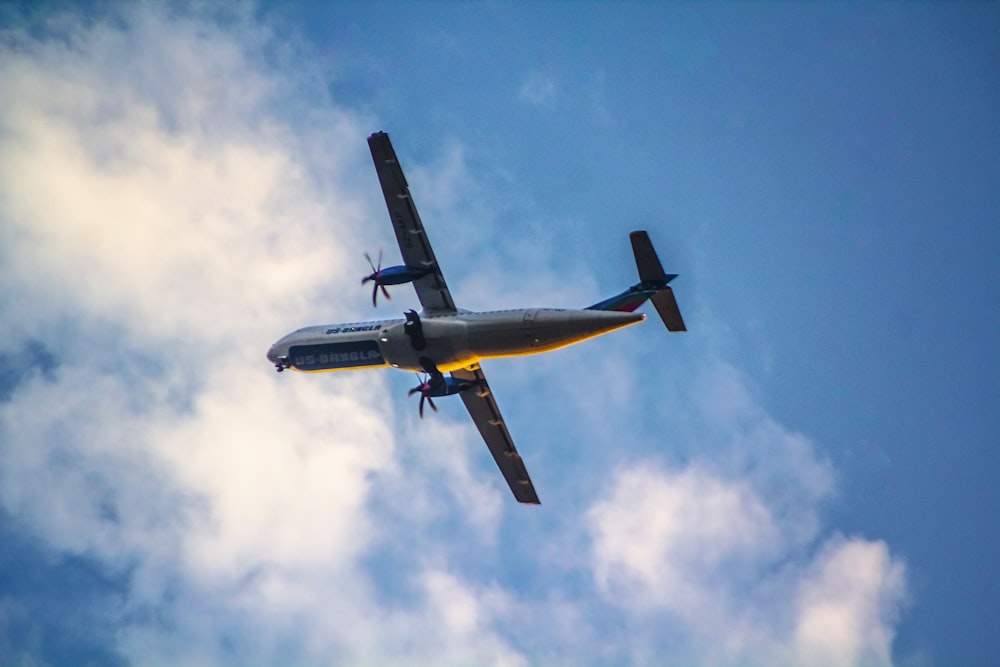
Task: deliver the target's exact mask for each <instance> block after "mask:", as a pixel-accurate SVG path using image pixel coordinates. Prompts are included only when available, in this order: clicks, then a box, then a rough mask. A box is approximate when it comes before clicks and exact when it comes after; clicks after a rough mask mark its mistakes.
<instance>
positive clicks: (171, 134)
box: [0, 5, 905, 665]
mask: <svg viewBox="0 0 1000 667" xmlns="http://www.w3.org/2000/svg"><path fill="white" fill-rule="evenodd" d="M110 11H112V14H111V15H107V16H100V17H90V18H86V19H85V18H83V17H81V16H79V15H77V14H74V13H66V14H62V15H59V16H56V17H53V18H51V19H47V20H46V21H45V23H44V25H43V26H41V29H36V30H34V31H27V30H12V31H8V32H7V33H5V34H4V36H3V42H2V51H0V80H3V81H4V82H5V89H6V94H5V95H3V96H2V97H0V321H3V322H4V325H5V330H6V332H7V333H6V335H5V336H4V339H3V341H2V346H3V347H2V348H0V354H2V357H0V364H2V368H0V377H2V378H4V386H3V387H0V507H2V510H3V514H2V515H0V520H2V521H3V522H4V525H5V527H6V529H7V530H9V531H10V532H11V533H12V534H15V533H16V534H17V535H19V536H27V537H25V538H24V539H23V540H22V541H21V542H17V544H21V545H22V546H19V547H16V548H18V549H21V548H22V547H23V548H24V549H27V548H28V547H26V546H23V545H24V544H28V542H30V543H31V545H33V546H31V549H34V550H36V551H39V550H40V551H42V552H44V553H45V554H46V555H47V557H48V558H51V559H52V560H53V561H54V562H56V563H64V562H65V560H66V559H77V560H79V561H80V562H82V563H84V564H85V565H86V568H88V571H92V572H94V573H97V574H96V575H95V576H96V578H97V579H98V580H103V581H106V582H107V585H105V586H95V587H93V588H94V590H92V589H91V588H87V594H86V596H83V597H81V598H79V599H70V598H68V597H67V599H66V601H67V604H72V605H74V606H75V607H77V608H74V609H56V610H55V611H52V612H51V614H49V615H48V616H45V615H42V616H40V617H38V618H37V619H36V621H35V623H36V625H35V630H34V632H35V636H38V635H39V633H42V634H43V635H44V634H45V633H46V632H52V630H51V628H52V627H54V626H53V624H54V623H56V621H55V619H56V618H57V617H58V616H59V615H62V614H66V613H76V612H80V611H81V610H84V611H85V612H86V613H82V612H81V613H82V615H81V617H82V618H87V619H90V621H89V622H91V623H93V625H94V626H95V627H102V628H113V629H114V630H113V631H107V632H100V633H95V636H98V637H100V638H103V640H104V641H105V642H106V643H105V645H103V646H101V647H99V649H94V648H93V647H90V648H87V647H85V646H84V645H83V644H82V643H79V642H78V643H76V644H73V645H67V651H69V652H70V653H72V651H74V650H75V651H76V656H75V657H77V658H78V657H79V656H80V655H82V654H83V652H84V651H85V650H91V651H98V652H100V655H103V656H105V657H107V656H113V657H115V659H118V660H120V661H121V662H128V663H135V664H190V665H223V664H248V663H253V664H289V663H295V664H302V665H308V664H317V665H318V664H329V663H330V662H339V663H348V664H360V665H364V664H383V663H386V662H389V663H392V664H403V665H406V664H412V665H424V664H429V663H434V664H445V665H448V664H453V665H465V664H492V665H524V664H530V663H534V662H539V661H545V662H548V663H560V662H565V663H567V664H569V663H573V664H579V663H586V662H588V661H590V660H602V659H607V660H610V661H612V662H619V661H621V660H623V659H624V660H630V661H633V662H636V663H643V662H645V663H648V664H667V663H670V662H673V663H675V664H678V663H683V662H685V661H691V660H695V661H698V662H709V663H715V664H732V663H733V662H738V663H740V664H776V663H777V664H838V665H839V664H844V665H852V664H853V665H861V664H864V665H869V664H888V662H889V661H890V660H891V651H890V643H891V637H892V632H893V628H894V623H895V622H896V614H897V612H898V606H899V602H900V600H901V599H902V596H903V594H904V589H905V587H904V575H903V566H902V564H901V563H900V562H899V561H898V560H897V559H895V558H893V557H892V556H891V555H890V554H889V552H888V550H887V547H886V546H885V544H884V543H882V542H879V541H870V540H865V539H861V538H845V537H838V536H833V537H822V536H821V531H820V526H819V519H818V518H817V509H818V504H819V503H821V502H822V500H823V499H824V498H826V497H828V495H829V493H830V492H831V488H832V484H833V482H832V475H831V473H830V471H829V468H828V466H827V465H826V464H825V463H824V462H822V461H821V460H820V459H819V458H818V457H817V455H816V454H815V451H814V448H813V446H812V444H811V443H809V442H808V440H807V439H805V438H803V437H802V436H799V435H797V434H793V433H789V432H787V431H786V430H785V429H783V428H782V427H781V426H780V425H779V424H777V423H776V422H775V421H774V420H772V419H771V418H769V417H768V416H767V415H766V414H765V413H764V412H763V411H762V410H761V409H760V408H759V407H758V406H757V405H756V403H755V402H754V400H753V398H752V396H751V395H750V394H749V393H748V392H747V391H746V390H745V388H744V383H743V381H742V379H741V378H740V377H739V375H738V374H737V373H735V371H733V370H732V369H731V368H730V367H728V366H726V365H725V364H719V363H708V362H706V363H705V364H704V366H703V368H702V369H701V371H700V372H699V375H698V377H699V378H700V383H696V384H695V385H694V389H693V390H692V391H691V392H690V394H689V395H686V396H685V397H684V400H689V401H690V402H691V404H692V405H694V406H695V410H694V417H692V421H691V423H690V424H689V425H688V430H689V431H690V433H691V434H692V437H696V438H701V439H703V440H704V442H705V443H706V444H709V445H711V446H707V447H706V448H705V452H706V454H705V455H704V456H701V457H693V458H692V459H691V460H689V461H686V462H684V463H671V464H667V463H665V462H663V461H661V460H659V459H656V458H653V459H650V458H648V457H639V456H636V455H633V454H631V453H629V452H628V451H625V452H624V454H623V461H622V464H621V465H620V467H619V469H618V471H617V472H616V473H615V474H614V475H613V476H612V477H611V479H610V482H609V483H608V485H607V486H606V487H605V489H606V490H605V492H603V493H599V494H598V497H597V500H593V494H590V493H584V492H583V490H581V491H580V492H579V495H578V500H579V504H578V505H577V506H576V509H568V510H567V511H566V512H564V513H562V514H561V515H560V516H558V517H555V516H553V515H551V514H548V515H542V514H535V515H528V514H524V513H523V512H521V513H519V514H518V515H517V517H518V518H517V521H518V527H517V529H514V530H505V521H507V520H508V515H509V514H511V513H513V511H514V510H513V509H511V503H510V502H509V498H508V497H507V495H506V493H505V489H504V488H503V484H502V481H500V480H498V479H495V478H487V477H484V476H482V475H480V474H479V472H478V469H479V468H480V467H482V468H484V469H485V468H486V467H487V466H492V463H491V462H489V461H488V459H487V458H486V457H485V451H484V450H483V449H482V448H481V447H479V443H478V440H477V436H476V434H475V432H474V429H473V428H472V427H471V425H470V424H468V423H466V421H465V420H464V419H463V418H462V415H461V414H460V410H459V411H456V412H455V413H453V414H456V415H458V421H455V422H452V421H450V420H449V418H448V416H447V413H446V414H445V415H442V416H441V418H440V419H438V420H434V421H429V422H426V423H421V424H420V425H419V427H418V425H417V424H416V420H415V419H414V417H413V415H412V413H411V412H410V411H409V408H410V407H411V406H406V407H407V412H405V413H403V412H402V408H400V409H399V411H397V408H396V405H395V403H394V402H393V399H392V398H391V396H392V390H391V389H390V387H389V386H388V383H389V380H387V379H386V377H385V376H384V375H380V374H365V373H359V374H356V375H352V374H344V375H340V376H337V377H336V381H327V380H329V378H325V377H318V378H317V377H310V378H303V377H301V376H293V377H291V378H289V377H287V374H285V376H277V375H276V374H274V373H273V372H270V370H269V368H268V366H267V363H266V361H265V360H264V358H263V354H264V351H265V350H266V348H267V345H268V344H269V343H270V342H272V341H273V340H274V339H276V338H277V337H278V336H280V335H281V334H283V333H285V331H286V330H287V329H288V328H291V327H294V326H296V325H297V324H299V323H303V324H304V323H310V322H319V321H323V320H324V319H326V318H331V319H337V320H352V319H360V318H361V317H363V316H364V315H365V314H366V312H367V311H365V310H362V309H363V308H364V307H365V304H366V294H365V293H364V292H363V291H362V290H359V289H358V285H357V282H358V281H357V278H358V277H359V276H360V275H361V274H362V272H363V270H364V266H363V265H362V262H361V261H359V260H360V252H361V250H360V249H362V248H364V247H366V242H365V239H364V236H365V235H367V234H372V232H370V231H366V230H367V229H368V227H369V226H370V225H369V224H368V223H367V221H369V220H380V219H383V218H384V215H385V213H384V211H382V210H381V209H379V208H377V207H373V204H374V205H377V204H378V203H379V200H378V197H377V195H376V196H374V197H368V196H362V195H359V194H358V193H359V192H363V191H371V190H372V189H373V188H375V187H376V186H375V180H374V176H373V175H372V174H371V167H370V163H369V158H368V156H367V153H366V149H365V146H364V136H365V135H366V134H367V133H368V132H369V131H370V130H371V129H372V128H370V127H368V125H369V124H370V123H367V122H366V121H365V120H364V119H363V118H362V116H361V114H360V113H356V112H352V111H351V110H350V108H349V106H347V103H346V102H342V103H338V104H335V103H334V102H333V101H330V100H327V99H326V98H325V97H323V95H322V94H319V93H318V92H317V91H318V87H317V86H316V85H315V83H314V82H313V81H312V79H311V76H312V74H311V73H310V72H309V71H308V70H303V68H302V67H300V66H299V65H298V64H299V63H300V62H301V60H302V59H300V58H298V57H297V56H298V51H297V49H300V48H302V49H305V48H308V47H306V46H302V45H300V46H296V45H295V43H294V42H291V43H289V42H288V41H287V40H286V39H284V38H279V36H277V35H275V34H272V33H271V32H270V30H269V29H268V27H267V26H266V25H262V24H260V23H258V22H257V21H256V20H255V19H254V18H253V17H252V16H251V14H250V12H248V11H247V12H241V11H239V10H237V11H236V12H235V13H228V12H227V11H220V12H216V11H215V10H212V9H211V8H209V9H204V8H202V9H188V10H184V11H168V10H166V9H163V8H161V7H159V6H156V5H137V6H130V5H129V6H119V7H114V8H112V9H111V10H110ZM543 92H544V91H543ZM543 98H544V96H543ZM536 101H538V100H536ZM542 101H544V100H542ZM452 151H453V153H452V154H454V155H457V156H458V157H457V158H455V159H454V160H446V162H447V163H448V164H450V165H451V166H452V169H450V170H449V172H448V173H447V174H445V175H444V176H442V178H443V179H444V181H442V182H443V183H444V186H442V187H443V188H445V190H446V186H447V182H451V181H457V182H465V179H468V178H469V176H468V174H465V173H462V172H463V170H464V162H463V161H462V160H461V159H460V158H461V151H460V149H454V148H453V149H452ZM414 167H415V168H416V173H419V167H420V165H414ZM359 174H363V175H364V176H363V177H362V176H359ZM428 178H431V177H428ZM445 190H441V191H436V190H435V189H434V188H433V187H428V188H426V189H425V191H426V192H427V193H428V195H427V197H428V198H430V199H432V201H429V202H427V206H428V210H434V209H435V207H438V208H447V207H451V206H458V205H459V204H458V203H454V202H449V201H448V199H447V196H446V194H447V192H445ZM418 203H420V204H421V206H423V198H421V199H420V200H419V201H418ZM442 217H444V216H442ZM536 278H537V280H539V281H541V282H542V283H545V281H549V282H550V283H552V284H558V281H557V280H555V279H554V278H550V277H547V276H536ZM483 284H484V285H488V281H487V282H484V283H483ZM355 297H356V298H355ZM565 372H566V370H565V369H562V370H560V369H553V373H554V378H555V379H556V380H558V381H561V382H566V383H571V382H572V379H569V378H563V377H561V376H559V375H558V373H565ZM387 396H389V397H390V398H388V399H387V398H386V397H387ZM470 443H476V444H475V447H476V448H475V449H473V447H470V446H469V445H470ZM539 458H541V457H539ZM484 460H485V461H486V463H485V464H484V465H483V466H479V463H481V462H482V461H484ZM553 465H558V462H556V464H553ZM489 470H490V472H493V471H492V468H491V467H489ZM540 470H541V471H542V474H543V475H547V476H548V477H550V478H551V479H557V478H558V473H556V472H551V473H546V472H545V469H544V467H542V468H540ZM516 509H517V510H518V511H520V510H522V509H523V508H516ZM19 539H21V538H19ZM8 544H10V543H8ZM5 548H8V549H12V550H13V549H15V547H13V546H8V547H5ZM20 553H21V552H16V553H14V552H13V551H12V552H10V554H11V555H10V558H9V562H18V561H17V558H14V556H18V554H20ZM33 553H34V552H33ZM60 567H61V566H58V567H57V566H54V567H53V568H51V569H50V570H49V572H50V573H55V574H56V575H59V573H60V572H63V570H61V569H60ZM96 589H99V590H96ZM32 595H35V593H32V592H30V591H29V592H27V593H24V594H20V593H17V591H15V590H14V589H13V588H7V589H5V590H0V601H3V603H4V604H5V605H6V607H5V608H7V609H12V610H14V612H11V613H10V614H9V615H7V616H6V618H15V617H16V618H22V617H23V615H21V616H18V615H17V614H19V613H20V612H18V611H17V610H24V609H35V608H38V607H37V606H32V605H34V604H35V602H36V601H37V600H33V599H29V598H30V596H32ZM109 600H110V602H109ZM0 618H3V615H0ZM20 623H21V621H18V623H13V622H5V623H0V647H6V648H0V658H10V659H11V660H14V661H18V660H21V659H22V658H25V659H26V658H31V659H32V660H34V661H37V662H39V663H41V662H44V661H47V662H51V663H52V664H76V663H75V662H74V659H73V658H72V657H70V658H66V659H63V657H61V654H57V653H53V652H49V653H47V654H44V655H40V654H39V650H40V649H39V648H38V646H37V645H35V644H32V643H31V642H27V641H24V640H21V639H19V638H18V635H21V634H23V633H22V632H21V625H20ZM721 627H725V628H726V631H725V632H724V633H720V630H719V628H721ZM607 628H624V629H623V630H621V631H619V632H615V631H611V632H609V631H607ZM664 628H666V629H667V632H666V633H664V632H662V630H663V629H664ZM15 633H17V635H16V634H15ZM28 634H30V633H28ZM581 637H588V638H589V639H583V640H581V639H580V638H581ZM665 637H667V638H670V637H673V638H676V637H684V638H686V639H685V641H684V642H682V644H683V649H682V650H680V651H674V650H673V649H671V648H670V647H669V646H668V645H667V643H665V641H664V638H665ZM74 647H75V648H74ZM595 656H597V657H595Z"/></svg>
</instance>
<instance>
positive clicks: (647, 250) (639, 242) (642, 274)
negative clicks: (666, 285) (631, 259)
mask: <svg viewBox="0 0 1000 667" xmlns="http://www.w3.org/2000/svg"><path fill="white" fill-rule="evenodd" d="M628 236H629V238H630V239H631V240H632V252H633V253H635V265H636V267H637V268H638V269H639V280H641V281H642V282H644V283H655V282H662V281H663V280H664V279H666V274H665V273H664V271H663V265H662V264H660V258H659V257H657V256H656V250H654V249H653V242H652V241H650V240H649V234H647V233H646V232H645V231H638V232H632V233H631V234H629V235H628Z"/></svg>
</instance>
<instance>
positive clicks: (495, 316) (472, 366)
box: [267, 132, 687, 505]
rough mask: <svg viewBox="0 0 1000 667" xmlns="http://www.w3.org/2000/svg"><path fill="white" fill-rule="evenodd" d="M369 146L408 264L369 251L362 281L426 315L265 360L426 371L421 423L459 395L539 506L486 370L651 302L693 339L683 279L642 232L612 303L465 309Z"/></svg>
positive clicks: (277, 350)
mask: <svg viewBox="0 0 1000 667" xmlns="http://www.w3.org/2000/svg"><path fill="white" fill-rule="evenodd" d="M368 147H369V148H370V149H371V154H372V159H373V160H374V162H375V171H376V172H377V174H378V178H379V182H380V184H381V186H382V194H383V196H384V198H385V203H386V207H387V208H388V210H389V219H390V221H391V223H392V228H393V231H394V232H395V234H396V241H397V243H398V245H399V252H400V254H401V255H402V256H403V262H404V263H403V264H402V265H399V266H392V267H387V268H382V256H381V253H380V254H379V260H378V263H377V264H375V263H373V262H372V261H371V257H370V256H368V254H367V253H365V257H366V258H367V260H368V263H369V266H370V267H371V269H372V272H371V274H370V275H368V276H365V277H364V278H363V279H362V285H365V284H367V283H369V282H371V283H373V290H372V305H373V306H376V305H377V303H376V299H377V296H378V292H379V290H381V291H382V293H383V295H384V296H385V297H387V298H388V297H389V293H388V291H387V290H386V286H387V285H401V284H405V283H410V284H412V285H413V287H414V289H415V290H416V292H417V299H418V300H419V301H420V305H421V312H419V313H417V312H416V311H415V310H408V311H406V312H405V313H404V317H403V318H402V319H399V318H396V319H389V320H376V321H369V322H349V323H345V324H323V325H317V326H308V327H305V328H302V329H298V330H296V331H294V332H292V333H290V334H288V335H286V336H284V337H283V338H281V339H280V340H279V341H278V342H276V343H275V344H274V345H272V346H271V348H270V349H269V350H268V352H267V359H268V361H270V362H271V363H272V364H274V367H275V369H276V370H277V371H278V372H281V371H284V370H286V369H292V370H294V371H302V372H306V373H313V372H327V371H341V370H350V369H372V368H384V367H386V366H392V367H393V368H399V369H402V370H406V371H415V372H417V373H423V374H424V375H425V377H426V379H422V380H421V381H420V384H419V385H417V386H416V387H414V388H413V389H411V390H410V391H409V395H410V396H412V395H414V394H419V395H420V402H419V405H418V409H419V413H420V417H421V418H423V416H424V404H425V402H426V404H427V405H429V406H430V407H431V408H432V409H433V410H434V411H437V406H436V405H435V404H434V401H433V399H434V398H440V397H443V396H454V395H456V394H457V395H458V396H460V397H461V398H462V401H463V403H465V407H466V409H467V410H468V411H469V415H470V416H471V417H472V421H473V422H475V424H476V427H477V428H478V429H479V433H480V434H481V435H482V437H483V440H485V441H486V446H487V447H488V448H489V450H490V453H491V454H492V455H493V458H494V460H495V461H496V463H497V466H498V467H499V468H500V472H501V473H502V474H503V476H504V479H505V480H506V481H507V484H508V485H509V486H510V490H511V491H512V492H513V494H514V498H515V499H517V501H518V502H521V503H526V504H532V505H538V504H540V501H539V499H538V494H537V493H536V492H535V487H534V485H533V484H532V482H531V478H530V477H529V476H528V471H527V469H526V468H525V465H524V461H523V460H522V458H521V456H520V454H518V451H517V449H516V448H515V447H514V441H513V440H512V439H511V435H510V432H509V431H508V430H507V425H506V423H505V422H504V419H503V417H502V416H501V414H500V409H499V408H498V407H497V403H496V400H495V399H494V397H493V392H492V390H491V389H490V385H489V383H488V382H487V381H486V375H485V374H484V373H483V368H482V366H481V365H480V362H481V361H482V360H484V359H494V358H498V357H512V356H521V355H528V354H537V353H540V352H548V351H550V350H555V349H558V348H561V347H565V346H567V345H572V344H573V343H578V342H580V341H583V340H586V339H588V338H593V337H595V336H599V335H601V334H605V333H608V332H610V331H614V330H616V329H620V328H622V327H626V326H629V325H631V324H635V323H636V322H640V321H642V320H644V319H645V315H643V314H642V313H636V312H634V311H635V310H636V309H637V308H638V307H639V306H641V305H642V304H643V303H645V302H646V301H647V300H652V302H653V305H654V306H655V307H656V311H657V313H659V315H660V317H661V319H662V320H663V323H664V324H665V325H666V327H667V330H668V331H686V330H687V329H686V328H685V325H684V320H683V318H682V317H681V313H680V309H679V308H678V306H677V301H676V299H675V297H674V293H673V290H672V289H671V288H670V287H669V285H668V283H670V281H672V280H673V279H674V278H676V277H677V274H668V273H665V272H664V271H663V267H662V265H661V264H660V260H659V258H658V257H657V255H656V250H654V248H653V244H652V242H651V241H650V240H649V235H648V234H647V233H646V232H645V231H635V232H632V233H631V234H630V235H629V237H630V239H631V242H632V251H633V253H634V255H635V262H636V267H637V268H638V272H639V282H638V283H636V284H635V285H632V286H631V287H629V288H628V289H626V290H624V291H623V292H621V293H620V294H617V295H615V296H613V297H611V298H609V299H605V300H604V301H600V302H598V303H595V304H593V305H592V306H588V307H586V308H582V309H563V308H521V309H516V310H499V311H487V312H472V311H469V310H464V309H460V308H458V307H457V306H456V305H455V302H454V300H453V299H452V296H451V292H450V291H449V290H448V285H447V284H446V283H445V280H444V274H443V273H442V271H441V266H440V265H439V264H438V261H437V258H436V257H435V256H434V251H433V250H432V249H431V244H430V241H429V239H428V237H427V232H426V231H425V230H424V225H423V223H422V222H421V220H420V215H419V214H418V213H417V208H416V206H415V205H414V203H413V197H412V196H411V195H410V188H409V185H407V182H406V177H405V176H404V175H403V170H402V167H401V166H400V164H399V160H398V158H397V157H396V151H395V150H394V149H393V147H392V143H391V142H390V141H389V135H388V134H386V133H385V132H376V133H374V134H372V135H371V136H369V137H368ZM446 373H447V374H448V376H446V375H445V374H446Z"/></svg>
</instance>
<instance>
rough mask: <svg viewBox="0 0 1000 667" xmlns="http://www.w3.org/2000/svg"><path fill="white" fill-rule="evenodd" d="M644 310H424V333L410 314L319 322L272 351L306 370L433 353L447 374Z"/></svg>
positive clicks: (626, 320) (610, 326)
mask: <svg viewBox="0 0 1000 667" xmlns="http://www.w3.org/2000/svg"><path fill="white" fill-rule="evenodd" d="M644 317H645V316H644V315H642V314H640V313H628V312H618V311H608V310H562V309H552V308H527V309H520V310H502V311H494V312H484V313H473V312H458V313H452V314H446V315H435V314H433V313H422V314H421V315H420V330H421V331H420V333H421V335H422V340H420V339H419V338H418V339H417V340H415V337H414V336H413V335H411V334H408V333H407V332H406V329H405V327H406V324H407V322H406V320H404V319H394V320H381V321H373V322H358V323H350V324H330V325H322V326H312V327H306V328H304V329H299V330H298V331H295V332H293V333H290V334H288V335H287V336H285V337H284V338H282V339H281V340H279V341H278V342H277V343H275V344H274V345H273V346H271V349H270V350H269V351H268V353H267V358H268V359H269V360H270V361H271V362H272V363H275V364H283V365H284V366H285V367H287V368H291V369H293V370H298V371H306V372H322V371H339V370H349V369H357V368H378V367H381V366H393V367H395V368H401V369H404V370H411V371H423V370H425V369H426V368H427V364H426V363H425V362H426V360H430V362H432V364H433V365H434V366H435V367H436V368H437V369H438V370H439V371H441V372H442V373H447V372H449V371H454V370H458V369H460V368H468V367H470V366H472V365H473V364H476V363H478V362H479V361H480V360H481V359H490V358H494V357H511V356H517V355H524V354H536V353H538V352H546V351H548V350H554V349H557V348H560V347H565V346H566V345H571V344H573V343H577V342H579V341H582V340H586V339H587V338H593V337H594V336H599V335H601V334H603V333H607V332H609V331H613V330H615V329H620V328H621V327H624V326H628V325H629V324H634V323H636V322H639V321H640V320H642V319H644ZM421 344H422V347H421ZM418 348H419V349H418Z"/></svg>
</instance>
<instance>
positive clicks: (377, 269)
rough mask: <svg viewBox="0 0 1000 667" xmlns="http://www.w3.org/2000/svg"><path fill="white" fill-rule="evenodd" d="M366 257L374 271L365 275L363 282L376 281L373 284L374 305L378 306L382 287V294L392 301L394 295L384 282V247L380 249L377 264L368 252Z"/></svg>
mask: <svg viewBox="0 0 1000 667" xmlns="http://www.w3.org/2000/svg"><path fill="white" fill-rule="evenodd" d="M365 259H367V260H368V266H370V267H371V268H372V272H371V275H368V276H365V277H364V278H362V279H361V284H362V285H364V284H365V283H367V282H369V281H372V282H374V283H375V284H374V285H373V286H372V306H378V290H379V288H380V287H381V288H382V294H384V295H385V298H386V299H388V300H390V301H391V300H392V297H391V296H389V291H388V290H387V289H386V288H385V285H383V284H382V248H379V249H378V264H377V265H376V264H375V263H374V262H372V258H371V255H369V254H368V253H367V252H366V253H365Z"/></svg>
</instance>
